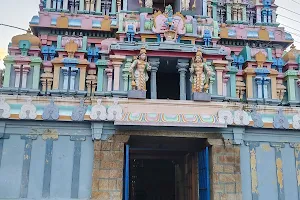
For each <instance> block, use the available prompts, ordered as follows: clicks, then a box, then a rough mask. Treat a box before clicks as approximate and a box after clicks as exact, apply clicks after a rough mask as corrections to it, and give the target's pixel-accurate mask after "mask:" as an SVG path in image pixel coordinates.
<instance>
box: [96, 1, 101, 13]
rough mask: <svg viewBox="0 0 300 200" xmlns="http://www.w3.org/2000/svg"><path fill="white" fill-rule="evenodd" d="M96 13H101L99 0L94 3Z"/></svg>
mask: <svg viewBox="0 0 300 200" xmlns="http://www.w3.org/2000/svg"><path fill="white" fill-rule="evenodd" d="M96 14H97V15H101V14H102V12H101V0H97V3H96Z"/></svg>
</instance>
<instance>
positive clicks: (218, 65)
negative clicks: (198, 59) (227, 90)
mask: <svg viewBox="0 0 300 200" xmlns="http://www.w3.org/2000/svg"><path fill="white" fill-rule="evenodd" d="M213 65H214V66H215V70H216V72H217V88H218V95H220V96H223V72H224V70H225V69H226V66H227V65H228V61H225V60H214V61H213Z"/></svg>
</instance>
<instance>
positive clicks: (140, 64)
mask: <svg viewBox="0 0 300 200" xmlns="http://www.w3.org/2000/svg"><path fill="white" fill-rule="evenodd" d="M150 70H151V66H150V65H149V63H148V62H147V54H146V49H145V47H142V48H141V50H140V54H139V56H138V57H137V59H135V60H134V61H133V63H132V64H131V66H130V68H129V72H130V73H131V78H132V82H131V86H132V89H133V90H143V91H146V82H147V81H148V79H149V76H148V74H147V71H150Z"/></svg>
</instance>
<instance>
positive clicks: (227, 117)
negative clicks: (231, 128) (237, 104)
mask: <svg viewBox="0 0 300 200" xmlns="http://www.w3.org/2000/svg"><path fill="white" fill-rule="evenodd" d="M218 120H219V122H220V123H222V124H229V125H230V124H233V115H232V112H231V111H230V110H219V111H218Z"/></svg>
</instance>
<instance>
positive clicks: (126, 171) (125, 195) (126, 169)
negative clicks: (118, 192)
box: [123, 144, 130, 200]
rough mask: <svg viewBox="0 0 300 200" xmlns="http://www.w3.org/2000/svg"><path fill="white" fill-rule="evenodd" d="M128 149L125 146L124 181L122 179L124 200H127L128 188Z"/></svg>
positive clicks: (128, 147)
mask: <svg viewBox="0 0 300 200" xmlns="http://www.w3.org/2000/svg"><path fill="white" fill-rule="evenodd" d="M129 149H130V146H129V145H128V144H127V145H126V146H125V179H124V198H123V199H124V200H129V186H130V176H129V161H130V158H129Z"/></svg>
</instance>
